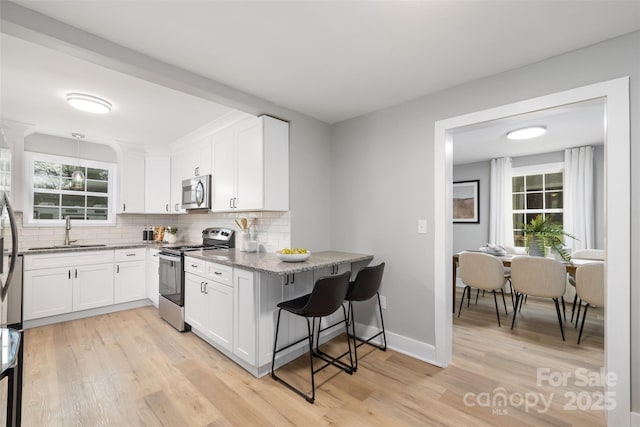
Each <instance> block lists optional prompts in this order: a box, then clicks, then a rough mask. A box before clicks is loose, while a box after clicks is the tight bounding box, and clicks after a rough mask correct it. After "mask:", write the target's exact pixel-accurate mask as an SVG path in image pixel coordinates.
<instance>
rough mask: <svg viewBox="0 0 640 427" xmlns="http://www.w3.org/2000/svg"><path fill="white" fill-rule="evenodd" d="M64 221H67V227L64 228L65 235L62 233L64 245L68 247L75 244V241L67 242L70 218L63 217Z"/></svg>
mask: <svg viewBox="0 0 640 427" xmlns="http://www.w3.org/2000/svg"><path fill="white" fill-rule="evenodd" d="M64 219H66V220H67V225H66V227H65V233H64V245H65V246H69V245H71V244H72V243H75V242H77V240H69V231H70V230H71V217H70V216H65V217H64Z"/></svg>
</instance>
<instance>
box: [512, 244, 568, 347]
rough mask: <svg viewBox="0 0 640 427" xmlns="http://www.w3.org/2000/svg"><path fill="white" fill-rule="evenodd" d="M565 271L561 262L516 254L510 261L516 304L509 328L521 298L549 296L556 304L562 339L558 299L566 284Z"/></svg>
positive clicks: (514, 322)
mask: <svg viewBox="0 0 640 427" xmlns="http://www.w3.org/2000/svg"><path fill="white" fill-rule="evenodd" d="M566 281H567V272H566V268H565V266H564V264H563V263H561V262H559V261H556V260H553V259H550V258H543V257H537V256H518V257H515V258H513V260H512V261H511V286H512V287H513V290H514V291H515V292H516V304H515V309H514V312H513V320H512V321H511V329H513V327H514V326H515V324H516V314H517V313H518V309H519V310H520V311H522V300H523V299H524V297H525V295H530V296H533V297H541V298H551V299H552V300H553V302H554V303H555V304H556V313H557V314H558V323H559V324H560V333H561V334H562V341H564V329H563V328H562V315H561V314H560V303H559V300H560V298H562V296H563V295H564V293H565V290H566V286H567V282H566Z"/></svg>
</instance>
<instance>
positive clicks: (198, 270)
mask: <svg viewBox="0 0 640 427" xmlns="http://www.w3.org/2000/svg"><path fill="white" fill-rule="evenodd" d="M206 263H207V262H206V261H203V260H201V259H195V258H191V257H185V258H184V271H185V272H188V273H193V274H196V275H198V276H202V277H204V276H205V264H206Z"/></svg>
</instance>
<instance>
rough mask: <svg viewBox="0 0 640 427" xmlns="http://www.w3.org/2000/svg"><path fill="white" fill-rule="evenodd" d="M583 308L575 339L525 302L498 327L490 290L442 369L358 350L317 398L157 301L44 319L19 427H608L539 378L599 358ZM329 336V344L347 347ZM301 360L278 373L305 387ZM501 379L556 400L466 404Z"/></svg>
mask: <svg viewBox="0 0 640 427" xmlns="http://www.w3.org/2000/svg"><path fill="white" fill-rule="evenodd" d="M549 308H551V310H549ZM510 311H511V309H510ZM545 311H546V313H544V314H539V313H541V312H545ZM590 314H599V315H600V319H598V318H597V316H593V317H592V316H589V317H590V318H592V319H594V320H593V321H590V322H589V323H588V325H587V326H585V330H586V331H585V337H584V343H583V344H581V345H580V346H577V345H576V344H575V338H576V337H577V332H576V330H573V329H571V330H570V331H568V332H567V341H566V342H562V340H561V338H560V333H559V330H558V324H557V320H556V318H555V310H554V309H553V308H552V307H551V306H549V305H548V304H546V303H537V302H536V301H533V300H532V299H529V302H528V303H527V305H526V306H525V314H524V316H522V317H520V316H519V319H518V320H519V321H518V324H517V326H516V329H515V330H514V331H513V332H511V331H510V330H509V326H508V325H506V324H503V326H502V327H501V328H498V325H497V321H496V317H495V310H494V306H493V298H492V297H490V296H489V295H487V296H485V297H484V298H481V299H480V301H479V303H478V305H477V306H476V305H473V304H472V306H471V308H469V309H467V308H466V307H465V308H464V309H463V312H462V316H461V317H460V319H458V318H454V319H455V320H454V362H453V364H452V365H451V366H450V367H449V368H447V369H440V368H436V367H434V366H432V365H429V364H427V363H423V362H420V361H417V360H415V359H413V358H410V357H408V356H405V355H402V354H400V353H397V352H395V351H391V350H389V351H387V352H382V351H379V350H374V349H371V348H365V347H360V350H361V351H360V355H361V359H360V367H359V369H358V372H357V373H355V374H354V375H353V376H350V375H347V374H346V373H344V372H341V371H337V370H336V369H334V368H332V367H328V368H327V369H325V370H324V371H322V372H321V373H320V374H318V375H317V377H316V378H317V382H316V384H317V390H316V403H315V404H314V405H310V404H308V403H307V402H305V401H304V400H303V399H302V398H300V397H299V396H297V395H295V394H294V393H292V392H291V391H289V390H287V389H286V388H284V387H283V386H282V385H280V384H278V383H276V382H275V381H274V380H273V379H271V378H270V377H269V376H266V377H264V378H262V379H259V380H258V379H255V378H254V377H252V376H251V375H249V374H248V373H246V372H245V371H244V370H242V369H241V368H240V367H238V366H237V365H235V364H234V363H233V362H231V361H229V360H228V359H227V358H225V357H224V356H222V355H221V354H220V353H218V352H217V351H216V350H214V349H213V348H212V347H210V346H209V345H207V344H206V343H204V342H203V341H201V340H200V339H199V338H197V337H196V336H195V335H193V334H191V333H183V334H181V333H178V332H176V331H175V330H173V329H172V328H171V327H170V326H169V325H168V324H166V323H165V322H164V321H162V320H161V319H160V318H159V317H158V315H157V311H156V310H155V309H154V308H152V307H145V308H140V309H135V310H129V311H125V312H119V313H114V314H109V315H104V316H98V317H93V318H89V319H84V320H77V321H72V322H66V323H62V324H57V325H51V326H45V327H40V328H35V329H30V330H28V331H26V337H25V344H26V346H25V384H24V396H23V425H24V426H69V425H79V426H81V425H84V426H98V425H115V426H138V425H148V426H161V425H162V426H218V425H219V426H229V425H233V426H269V425H274V426H283V425H303V426H321V425H341V426H342V425H344V426H356V425H357V426H361V425H375V426H378V425H379V426H391V425H415V426H418V425H420V426H423V425H448V426H492V425H504V426H513V425H523V426H524V425H532V426H533V425H536V426H537V425H555V426H565V425H566V426H569V425H576V426H578V425H579V426H587V425H603V424H604V417H603V415H602V412H601V411H570V410H564V408H563V405H565V403H566V402H567V399H566V398H565V397H564V393H566V392H573V391H578V388H577V387H575V386H574V385H572V383H570V384H569V385H568V386H567V387H550V386H549V385H546V384H545V385H543V386H541V387H537V386H536V368H537V367H548V368H551V370H552V371H560V372H574V371H575V369H577V368H579V367H586V368H588V369H590V370H597V369H599V367H601V366H602V365H603V356H602V343H603V338H602V334H603V327H602V313H601V312H600V313H595V312H594V313H590ZM502 315H503V318H504V312H503V313H502ZM551 315H553V316H551ZM509 317H510V316H509ZM505 323H507V322H505ZM335 341H336V342H335V346H334V343H332V347H339V346H340V345H341V344H343V343H344V342H337V341H340V340H335ZM340 348H341V347H340ZM340 348H333V349H334V350H336V351H337V350H339V349H340ZM329 350H331V349H329ZM307 363H308V359H307V358H306V357H302V358H300V359H299V360H298V361H296V362H294V363H292V364H290V365H287V366H286V367H284V368H282V369H281V370H280V371H279V373H280V374H281V375H282V376H283V377H285V378H287V379H291V380H292V381H294V382H296V383H298V384H300V385H303V386H304V385H305V384H308V378H307V376H308V365H307ZM570 381H572V380H570ZM497 387H503V388H504V389H505V393H511V396H514V393H521V395H522V396H525V393H543V394H544V395H545V397H546V398H548V397H549V396H550V395H551V394H552V393H553V394H554V397H553V399H552V404H551V408H550V409H549V411H548V412H546V413H542V414H541V413H538V411H537V410H536V408H530V409H529V411H528V412H527V411H525V409H524V408H523V407H519V408H518V407H514V406H507V407H498V409H502V410H503V411H504V410H506V412H507V413H506V414H503V415H499V414H497V413H492V411H493V409H495V408H487V407H479V406H477V405H476V406H469V405H465V395H467V393H476V394H479V393H483V392H488V393H492V392H493V391H494V390H495V389H496V388H497ZM586 390H587V391H588V392H589V393H591V392H598V391H601V388H598V387H595V388H589V389H586ZM474 399H475V397H474V396H471V397H470V396H469V395H467V402H470V403H473V402H474V401H475V400H474ZM516 403H517V402H516ZM541 407H542V406H541V405H540V406H538V408H541Z"/></svg>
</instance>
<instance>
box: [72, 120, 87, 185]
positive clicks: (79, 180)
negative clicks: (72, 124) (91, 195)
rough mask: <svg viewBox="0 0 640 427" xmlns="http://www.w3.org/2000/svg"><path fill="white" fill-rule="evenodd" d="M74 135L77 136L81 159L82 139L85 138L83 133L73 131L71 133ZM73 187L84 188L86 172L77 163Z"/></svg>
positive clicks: (73, 176)
mask: <svg viewBox="0 0 640 427" xmlns="http://www.w3.org/2000/svg"><path fill="white" fill-rule="evenodd" d="M71 136H72V137H74V138H75V140H76V144H77V147H78V151H77V153H78V157H77V159H78V160H79V159H80V140H81V139H83V138H84V135H83V134H81V133H76V132H74V133H72V134H71ZM71 189H72V190H84V172H83V171H82V168H81V167H80V166H77V165H76V170H74V171H73V173H72V174H71Z"/></svg>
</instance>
